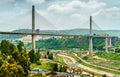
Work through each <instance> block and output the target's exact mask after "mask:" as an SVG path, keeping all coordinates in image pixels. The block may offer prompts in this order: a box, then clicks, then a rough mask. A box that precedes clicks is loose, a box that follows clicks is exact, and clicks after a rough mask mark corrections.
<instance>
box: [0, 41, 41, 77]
mask: <svg viewBox="0 0 120 77" xmlns="http://www.w3.org/2000/svg"><path fill="white" fill-rule="evenodd" d="M39 57H40V55H39V53H37V52H35V51H34V50H31V51H27V50H26V49H25V48H24V43H23V42H21V41H19V43H18V44H17V45H14V44H13V43H11V42H9V41H8V40H3V41H2V42H1V43H0V77H27V76H28V71H29V70H30V64H31V63H38V62H37V61H39Z"/></svg>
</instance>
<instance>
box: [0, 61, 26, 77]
mask: <svg viewBox="0 0 120 77" xmlns="http://www.w3.org/2000/svg"><path fill="white" fill-rule="evenodd" d="M0 77H24V69H23V67H22V66H21V65H17V64H9V63H4V64H3V65H2V67H1V71H0Z"/></svg>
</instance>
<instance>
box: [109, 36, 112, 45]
mask: <svg viewBox="0 0 120 77" xmlns="http://www.w3.org/2000/svg"><path fill="white" fill-rule="evenodd" d="M109 47H112V41H111V37H109Z"/></svg>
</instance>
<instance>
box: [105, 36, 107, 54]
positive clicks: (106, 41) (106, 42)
mask: <svg viewBox="0 0 120 77" xmlns="http://www.w3.org/2000/svg"><path fill="white" fill-rule="evenodd" d="M105 51H106V52H108V34H106V35H105Z"/></svg>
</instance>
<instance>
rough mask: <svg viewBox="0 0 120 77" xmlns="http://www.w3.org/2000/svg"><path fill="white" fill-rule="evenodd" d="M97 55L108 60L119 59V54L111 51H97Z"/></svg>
mask: <svg viewBox="0 0 120 77" xmlns="http://www.w3.org/2000/svg"><path fill="white" fill-rule="evenodd" d="M96 55H97V56H99V57H102V58H105V59H108V60H120V54H117V53H112V52H97V53H96Z"/></svg>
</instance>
